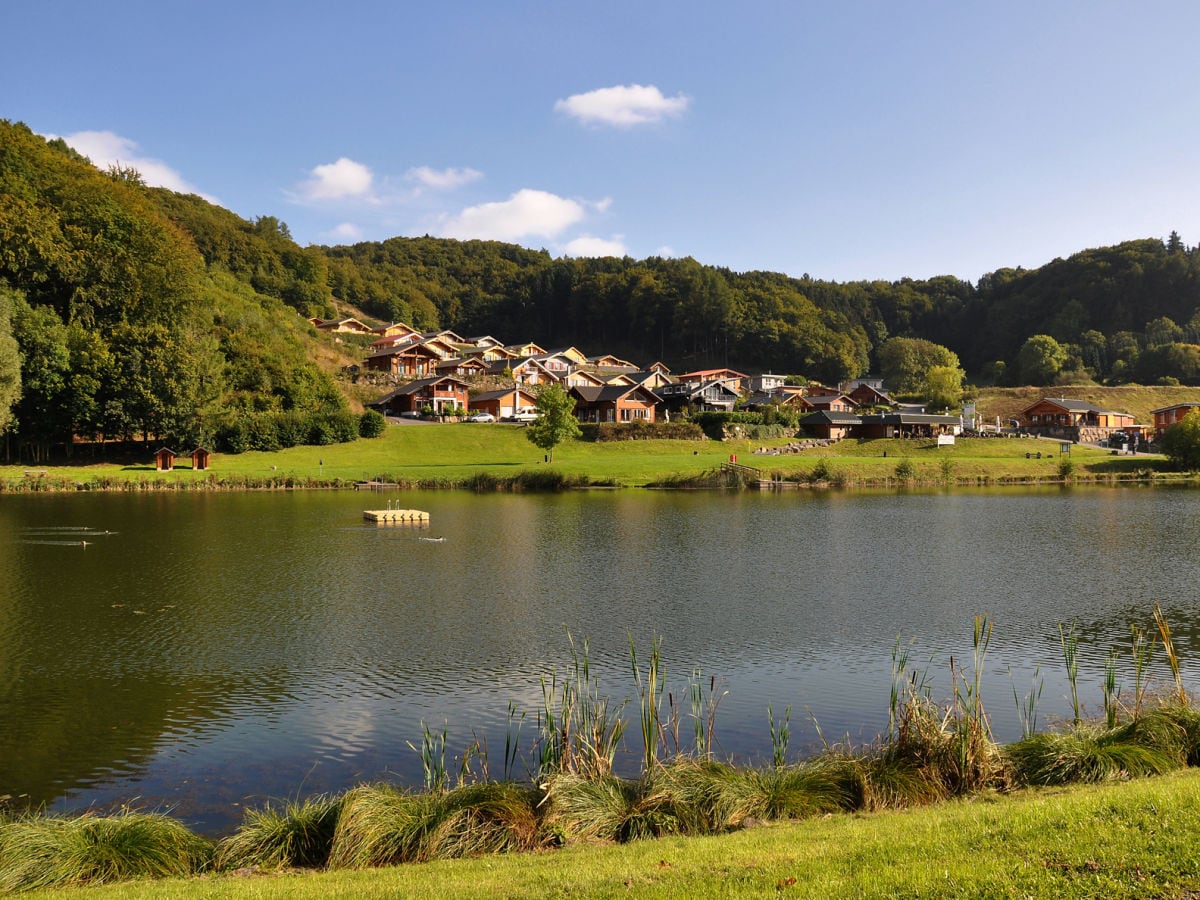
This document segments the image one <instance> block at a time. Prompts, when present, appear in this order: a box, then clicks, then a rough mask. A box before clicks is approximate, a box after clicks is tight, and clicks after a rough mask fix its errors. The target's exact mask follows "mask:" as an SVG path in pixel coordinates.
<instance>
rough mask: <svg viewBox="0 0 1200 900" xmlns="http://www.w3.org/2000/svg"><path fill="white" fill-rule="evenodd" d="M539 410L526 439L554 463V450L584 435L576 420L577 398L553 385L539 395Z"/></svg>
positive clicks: (526, 433) (559, 386)
mask: <svg viewBox="0 0 1200 900" xmlns="http://www.w3.org/2000/svg"><path fill="white" fill-rule="evenodd" d="M537 409H538V419H537V421H536V422H534V423H532V424H531V425H530V426H529V427H528V428H527V429H526V430H525V437H527V438H529V440H530V441H531V442H532V443H534V444H536V445H537V446H538V447H541V448H542V449H543V450H545V451H546V452H547V453H549V454H550V462H554V448H555V447H557V446H558V445H559V444H561V443H562V442H563V441H566V440H570V439H571V438H577V437H579V435H580V434H581V433H582V432H580V430H579V422H578V420H577V419H576V418H575V398H574V397H572V396H571V395H570V394H568V393H567V392H566V391H564V390H563V389H562V386H561V385H557V384H552V385H550V386H549V387H547V388H546V389H544V390H543V391H542V392H541V393H540V394H539V395H538V399H537Z"/></svg>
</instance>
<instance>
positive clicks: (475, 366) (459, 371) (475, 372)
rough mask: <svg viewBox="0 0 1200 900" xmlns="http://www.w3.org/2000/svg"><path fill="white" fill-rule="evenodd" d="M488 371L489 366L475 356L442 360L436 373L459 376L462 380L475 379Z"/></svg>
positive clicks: (437, 366)
mask: <svg viewBox="0 0 1200 900" xmlns="http://www.w3.org/2000/svg"><path fill="white" fill-rule="evenodd" d="M487 370H488V364H487V363H486V362H484V361H483V360H482V359H478V358H477V357H474V356H467V357H462V356H456V357H453V358H452V359H443V360H440V361H439V362H438V363H437V365H436V366H434V371H436V372H437V374H439V375H458V376H460V377H462V378H475V377H478V376H479V375H483V374H484V373H485V372H487Z"/></svg>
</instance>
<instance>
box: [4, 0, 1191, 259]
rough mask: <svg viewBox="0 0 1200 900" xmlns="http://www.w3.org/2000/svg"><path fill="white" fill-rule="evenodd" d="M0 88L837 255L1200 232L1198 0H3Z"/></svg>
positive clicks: (250, 142) (438, 180) (173, 173)
mask: <svg viewBox="0 0 1200 900" xmlns="http://www.w3.org/2000/svg"><path fill="white" fill-rule="evenodd" d="M2 22H3V33H4V36H5V39H4V52H3V53H2V54H0V117H3V118H8V119H10V120H15V121H23V122H25V123H26V124H28V125H29V126H30V127H31V128H32V129H33V130H35V131H37V132H39V133H41V134H45V135H56V136H61V137H64V138H66V139H67V140H68V141H69V142H70V143H72V144H73V145H74V146H76V147H77V148H78V149H80V150H81V151H82V152H84V153H86V154H87V155H88V156H89V157H90V158H91V159H92V160H93V161H94V162H96V163H97V164H98V165H100V166H101V167H105V166H106V165H108V164H109V163H110V162H111V161H113V160H116V159H119V160H120V161H121V162H122V163H123V164H126V165H133V166H135V167H136V168H138V169H139V170H140V171H141V172H142V173H143V175H144V176H145V177H146V179H147V180H148V181H150V182H151V183H156V184H164V185H166V186H168V187H172V188H174V189H176V190H185V191H191V192H195V193H199V194H201V195H203V196H205V197H208V198H210V199H212V200H213V201H214V202H217V203H220V204H221V205H222V206H225V207H227V208H229V209H231V210H233V211H234V212H236V213H238V214H239V215H242V216H244V217H246V218H250V219H253V218H254V217H256V216H260V215H273V216H276V217H278V218H280V219H282V220H284V221H285V222H287V223H288V225H289V226H290V228H291V231H292V234H293V236H294V237H295V238H296V239H297V240H298V241H299V242H300V243H303V244H307V243H321V244H339V243H353V242H354V241H357V240H383V239H386V238H388V237H394V236H412V235H422V234H432V235H441V236H447V237H460V238H470V237H480V238H491V239H497V240H506V241H512V242H515V243H519V244H523V245H525V246H528V247H533V248H542V247H544V248H545V249H547V250H549V251H550V252H551V253H552V254H554V255H555V256H559V255H575V256H589V255H605V254H609V253H616V254H628V255H630V256H633V257H635V258H639V259H640V258H644V257H646V256H651V255H655V254H658V255H670V256H692V257H695V258H696V259H698V260H699V261H701V262H703V263H707V264H712V265H719V266H726V267H729V268H731V269H734V270H738V271H745V270H750V269H766V270H772V271H781V272H786V273H788V274H791V275H800V274H803V273H806V272H807V273H810V274H812V275H813V276H814V277H818V278H827V279H835V280H839V281H845V280H854V279H861V278H884V279H889V280H891V279H897V278H901V277H905V276H911V277H914V278H924V277H929V276H933V275H938V274H951V275H956V276H959V277H961V278H966V279H970V280H972V281H974V280H977V279H978V278H979V277H980V276H981V275H983V274H985V273H986V272H990V271H993V270H995V269H997V268H1000V267H1003V266H1017V265H1021V266H1025V267H1035V266H1040V265H1042V264H1044V263H1046V262H1048V261H1049V260H1051V259H1053V258H1055V257H1058V256H1067V255H1069V254H1071V253H1073V252H1076V251H1078V250H1081V249H1084V248H1087V247H1093V246H1101V245H1107V244H1113V243H1117V242H1119V241H1122V240H1127V239H1132V238H1140V237H1162V238H1165V237H1166V236H1167V234H1168V233H1169V232H1170V231H1171V230H1172V229H1174V230H1177V231H1178V232H1179V233H1180V234H1181V235H1182V237H1183V239H1184V241H1185V242H1186V243H1187V244H1188V245H1189V246H1190V245H1192V244H1196V243H1198V242H1200V166H1198V165H1197V163H1198V162H1200V96H1198V90H1197V88H1198V86H1200V77H1198V76H1200V50H1197V47H1196V36H1197V35H1200V4H1194V3H1186V2H1183V3H1181V2H1178V0H1176V2H1173V3H1165V2H1158V0H1148V2H1140V3H1136V4H1134V3H1128V2H1107V0H1096V2H1074V0H1065V2H1054V0H1039V2H1026V0H1008V2H1005V3H990V4H985V3H975V2H970V0H955V2H920V0H917V2H908V3H896V2H894V0H890V2H869V3H868V2H852V0H847V2H835V0H831V2H805V0H793V2H755V0H743V2H740V3H736V4H735V3H727V2H708V0H691V2H680V3H677V2H657V3H656V2H652V0H641V2H625V0H610V2H608V3H604V4H597V3H583V2H580V3H569V2H568V3H564V2H562V0H556V2H520V0H514V2H505V0H490V2H453V0H444V2H440V3H421V4H415V3H406V2H401V0H392V2H382V0H339V2H338V3H311V2H306V0H290V2H276V0H240V2H227V0H207V2H183V0H177V2H172V0H153V2H142V0H134V2H123V0H117V2H116V3H96V2H94V0H88V2H79V0H45V2H36V3H35V2H23V3H18V2H15V3H10V4H8V5H7V8H6V9H5V12H4V14H3V17H2Z"/></svg>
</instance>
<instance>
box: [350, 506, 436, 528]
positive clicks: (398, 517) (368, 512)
mask: <svg viewBox="0 0 1200 900" xmlns="http://www.w3.org/2000/svg"><path fill="white" fill-rule="evenodd" d="M363 518H364V519H366V520H367V521H368V522H379V523H386V524H389V525H391V524H396V525H409V524H418V523H423V522H428V521H429V513H427V512H425V511H424V510H421V509H364V510H363Z"/></svg>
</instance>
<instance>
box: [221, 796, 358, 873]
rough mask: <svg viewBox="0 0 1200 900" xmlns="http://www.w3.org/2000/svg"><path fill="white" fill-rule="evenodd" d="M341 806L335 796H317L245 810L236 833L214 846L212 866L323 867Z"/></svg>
mask: <svg viewBox="0 0 1200 900" xmlns="http://www.w3.org/2000/svg"><path fill="white" fill-rule="evenodd" d="M341 806H342V800H341V798H339V797H328V796H317V797H309V798H307V799H305V800H296V801H290V802H288V803H287V804H285V805H284V806H283V808H282V809H276V808H274V807H272V806H270V805H269V804H268V805H267V806H264V807H263V808H262V809H248V810H246V815H245V820H244V821H243V823H242V825H241V826H240V827H239V828H238V830H237V831H236V832H234V834H233V835H231V836H230V837H228V838H226V839H225V840H223V841H221V842H220V844H218V845H217V852H216V856H215V859H214V862H215V865H216V867H217V869H219V870H229V869H237V868H242V867H245V866H253V867H255V868H259V869H266V870H274V869H283V868H288V867H292V866H299V867H304V868H320V867H323V866H324V865H325V864H326V863H327V862H328V860H329V849H330V847H331V845H332V844H333V835H334V831H335V829H336V827H337V820H338V815H339V813H340V812H341Z"/></svg>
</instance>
